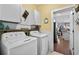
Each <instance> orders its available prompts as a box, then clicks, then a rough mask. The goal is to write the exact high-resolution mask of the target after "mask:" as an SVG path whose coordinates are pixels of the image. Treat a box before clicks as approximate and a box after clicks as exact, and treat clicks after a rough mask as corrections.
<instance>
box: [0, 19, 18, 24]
mask: <svg viewBox="0 0 79 59" xmlns="http://www.w3.org/2000/svg"><path fill="white" fill-rule="evenodd" d="M0 22H6V23H15V24H19V22H12V21H5V20H0Z"/></svg>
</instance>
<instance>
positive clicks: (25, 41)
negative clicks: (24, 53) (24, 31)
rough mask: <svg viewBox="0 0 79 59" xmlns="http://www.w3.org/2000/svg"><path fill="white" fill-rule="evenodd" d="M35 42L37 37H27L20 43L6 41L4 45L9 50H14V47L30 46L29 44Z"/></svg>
mask: <svg viewBox="0 0 79 59" xmlns="http://www.w3.org/2000/svg"><path fill="white" fill-rule="evenodd" d="M33 40H37V38H35V37H28V38H27V37H26V38H25V39H22V40H19V41H16V42H14V43H11V42H9V41H7V40H6V41H4V42H3V44H4V45H5V46H6V47H7V49H11V48H14V47H18V46H21V45H23V44H26V43H27V44H28V43H29V42H31V41H33Z"/></svg>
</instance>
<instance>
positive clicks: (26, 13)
mask: <svg viewBox="0 0 79 59" xmlns="http://www.w3.org/2000/svg"><path fill="white" fill-rule="evenodd" d="M28 15H29V12H28V11H27V10H25V11H24V13H23V15H22V17H23V18H24V19H25V20H26V18H27V16H28Z"/></svg>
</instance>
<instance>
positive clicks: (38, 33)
mask: <svg viewBox="0 0 79 59" xmlns="http://www.w3.org/2000/svg"><path fill="white" fill-rule="evenodd" d="M30 35H32V36H36V37H46V36H47V34H46V33H41V32H38V31H31V32H30Z"/></svg>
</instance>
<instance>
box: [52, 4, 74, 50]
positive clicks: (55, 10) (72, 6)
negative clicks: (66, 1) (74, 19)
mask: <svg viewBox="0 0 79 59" xmlns="http://www.w3.org/2000/svg"><path fill="white" fill-rule="evenodd" d="M74 6H75V5H69V6H66V7H63V8H58V9H54V10H51V31H52V32H51V35H52V38H53V30H54V28H53V22H54V21H53V12H57V11H61V10H64V9H68V8H72V9H73V8H74ZM53 40H54V39H53ZM53 51H54V44H53Z"/></svg>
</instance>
